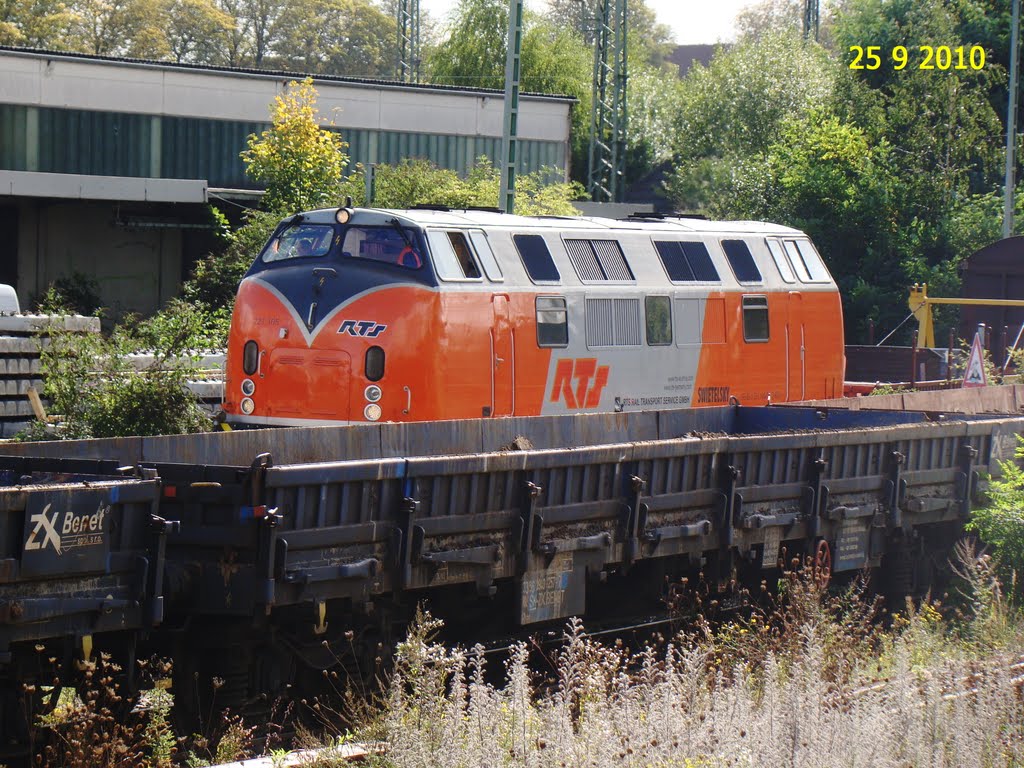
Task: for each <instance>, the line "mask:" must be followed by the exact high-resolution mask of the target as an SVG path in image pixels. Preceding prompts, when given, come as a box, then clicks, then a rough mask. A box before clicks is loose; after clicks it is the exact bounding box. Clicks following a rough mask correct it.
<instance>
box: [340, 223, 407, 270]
mask: <svg viewBox="0 0 1024 768" xmlns="http://www.w3.org/2000/svg"><path fill="white" fill-rule="evenodd" d="M422 250H423V249H422V247H421V246H420V239H419V236H418V235H417V234H416V232H415V231H413V230H411V229H407V228H405V227H398V226H394V227H348V228H347V229H346V230H345V237H344V239H343V240H342V242H341V255H342V256H344V257H345V258H349V259H366V260H368V261H378V262H381V263H384V264H394V265H396V266H399V267H405V268H406V269H419V268H420V267H421V266H423V257H422V256H421V255H420V254H421V252H422Z"/></svg>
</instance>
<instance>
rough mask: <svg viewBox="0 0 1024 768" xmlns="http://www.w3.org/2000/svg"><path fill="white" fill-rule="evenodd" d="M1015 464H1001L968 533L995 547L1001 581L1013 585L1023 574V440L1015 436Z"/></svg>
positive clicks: (1005, 462)
mask: <svg viewBox="0 0 1024 768" xmlns="http://www.w3.org/2000/svg"><path fill="white" fill-rule="evenodd" d="M1017 443H1018V444H1017V450H1016V459H1017V460H1016V461H1000V462H999V468H1000V470H1001V472H1002V476H1001V477H998V478H993V480H992V482H991V484H990V485H989V497H990V499H991V501H990V503H989V504H988V506H985V507H981V508H980V509H976V510H974V512H973V513H972V515H971V521H970V522H969V523H968V524H967V528H968V530H971V531H974V532H975V533H977V534H978V536H980V537H981V540H982V541H983V542H985V543H986V544H988V545H990V546H992V547H993V548H994V553H995V556H996V562H997V569H998V571H999V573H1000V575H1001V576H1002V579H1003V582H1004V583H1006V584H1012V583H1014V582H1015V581H1016V578H1015V574H1019V573H1022V572H1024V469H1021V467H1020V464H1019V462H1020V461H1022V460H1024V439H1022V438H1021V437H1020V436H1019V435H1018V436H1017Z"/></svg>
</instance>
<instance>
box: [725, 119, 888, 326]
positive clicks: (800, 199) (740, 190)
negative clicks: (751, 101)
mask: <svg viewBox="0 0 1024 768" xmlns="http://www.w3.org/2000/svg"><path fill="white" fill-rule="evenodd" d="M758 162H759V161H757V160H751V161H748V165H745V166H743V167H742V168H741V172H740V173H738V174H737V184H736V185H735V187H734V197H733V200H734V202H733V205H734V206H735V207H734V208H733V209H732V210H731V211H729V213H730V214H732V215H733V216H735V217H737V218H748V217H749V218H760V219H766V220H769V221H776V222H779V223H782V224H787V225H789V226H793V227H796V228H798V229H801V230H803V231H805V232H807V233H808V234H809V235H810V236H811V238H812V239H813V240H814V242H815V243H816V244H817V246H818V248H819V249H820V251H821V253H822V256H823V257H824V258H825V260H826V263H827V264H828V267H829V269H830V271H831V272H832V275H833V277H835V279H836V282H837V283H838V284H839V290H840V294H841V295H842V297H843V301H844V309H845V312H844V314H845V316H846V318H847V336H848V338H850V339H851V340H852V339H858V338H864V336H865V331H866V329H865V324H866V320H867V318H868V317H874V318H875V319H876V320H880V321H881V322H882V323H883V324H884V325H886V326H890V327H891V325H895V324H896V323H897V322H898V321H899V320H900V319H902V316H903V315H904V314H905V311H904V309H903V308H902V307H903V306H904V303H903V296H904V291H905V287H906V275H905V274H904V271H903V269H904V265H903V264H901V263H900V261H899V260H898V259H894V258H892V256H893V241H894V239H895V234H896V215H895V211H894V208H893V205H894V189H895V187H896V177H895V175H894V173H893V171H892V167H893V165H894V161H893V157H892V148H891V147H890V146H889V145H888V144H887V143H886V142H884V141H882V142H880V143H878V144H876V145H874V146H871V144H870V143H869V141H868V137H867V135H866V134H865V133H864V131H862V130H861V129H859V128H858V127H856V126H852V125H849V124H846V123H843V122H841V121H840V120H839V119H838V118H836V117H835V116H831V115H827V114H822V113H813V112H812V113H810V114H808V115H807V116H806V117H805V118H804V119H799V120H797V119H794V120H791V121H787V122H786V123H785V124H784V125H783V126H782V130H781V134H780V137H779V140H778V141H777V142H776V143H775V144H773V145H772V146H771V147H770V148H769V150H768V153H767V157H766V161H765V162H763V163H760V165H761V167H762V168H763V169H764V172H763V174H760V175H759V174H757V173H756V172H754V170H753V169H752V168H750V166H749V163H758Z"/></svg>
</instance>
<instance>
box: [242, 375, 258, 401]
mask: <svg viewBox="0 0 1024 768" xmlns="http://www.w3.org/2000/svg"><path fill="white" fill-rule="evenodd" d="M255 391H256V385H255V384H254V383H253V381H252V379H242V394H243V395H245V396H246V397H249V395H251V394H252V393H253V392H255Z"/></svg>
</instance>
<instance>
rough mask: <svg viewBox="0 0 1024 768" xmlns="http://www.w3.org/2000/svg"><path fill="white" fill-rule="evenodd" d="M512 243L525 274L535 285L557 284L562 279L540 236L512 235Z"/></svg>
mask: <svg viewBox="0 0 1024 768" xmlns="http://www.w3.org/2000/svg"><path fill="white" fill-rule="evenodd" d="M512 242H513V243H515V246H516V250H517V251H519V258H520V259H522V261H523V267H525V268H526V274H528V275H529V276H530V279H531V280H533V282H535V283H557V282H558V281H559V280H561V279H562V276H561V275H560V274H558V267H556V266H555V262H554V260H553V259H552V258H551V251H549V250H548V246H547V243H545V242H544V238H543V237H541V236H540V235H513V236H512Z"/></svg>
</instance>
